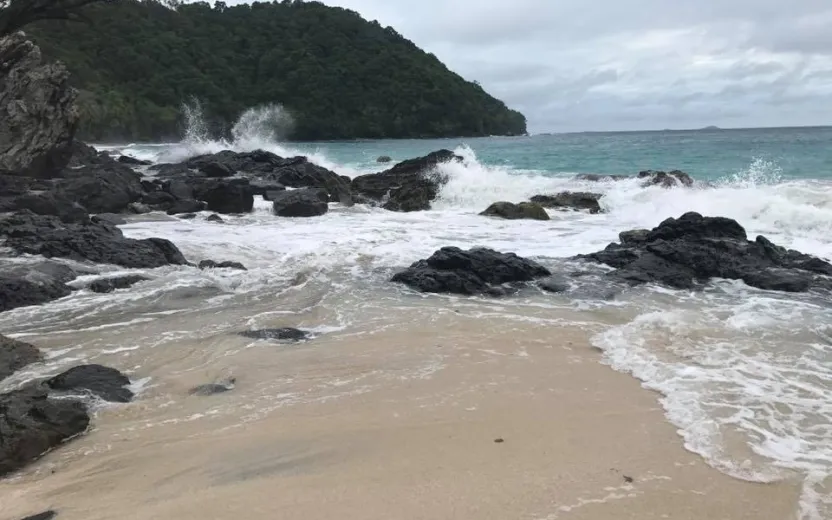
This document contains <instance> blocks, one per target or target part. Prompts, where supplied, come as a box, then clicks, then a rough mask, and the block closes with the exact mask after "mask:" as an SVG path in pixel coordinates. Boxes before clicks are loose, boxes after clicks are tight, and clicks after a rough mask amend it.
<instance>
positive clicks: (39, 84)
mask: <svg viewBox="0 0 832 520" xmlns="http://www.w3.org/2000/svg"><path fill="white" fill-rule="evenodd" d="M76 98H77V92H76V91H75V89H74V88H72V87H70V85H69V73H68V72H67V70H66V68H65V67H64V66H63V65H62V64H61V63H44V61H43V60H42V57H41V52H40V49H39V48H38V47H37V46H36V45H35V44H33V43H32V42H31V41H29V40H27V39H26V35H25V34H23V33H22V32H18V33H15V34H12V35H10V36H7V37H6V38H3V39H0V169H3V170H8V172H9V173H12V174H15V175H25V176H29V177H36V178H49V177H52V176H54V175H56V174H57V173H58V172H59V171H60V170H61V169H62V168H63V167H64V166H66V164H67V162H68V161H69V159H70V157H71V155H72V151H71V145H72V141H73V137H74V135H75V129H76V128H77V126H78V108H77V106H76V102H75V101H76Z"/></svg>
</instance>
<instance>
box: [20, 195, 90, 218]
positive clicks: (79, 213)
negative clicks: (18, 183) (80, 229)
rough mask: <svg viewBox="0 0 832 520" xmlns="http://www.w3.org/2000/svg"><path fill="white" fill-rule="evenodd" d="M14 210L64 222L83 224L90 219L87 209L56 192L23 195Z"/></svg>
mask: <svg viewBox="0 0 832 520" xmlns="http://www.w3.org/2000/svg"><path fill="white" fill-rule="evenodd" d="M13 209H14V210H15V211H16V210H29V211H31V212H32V213H35V214H38V215H54V216H56V217H58V218H60V219H61V220H62V221H64V222H83V221H85V220H87V219H88V218H89V214H88V213H87V210H86V208H84V207H82V206H80V205H79V204H77V203H75V202H73V201H72V200H70V199H68V198H66V197H65V196H63V195H62V194H58V193H54V192H43V193H28V194H26V195H21V196H19V197H17V198H15V199H14V205H13Z"/></svg>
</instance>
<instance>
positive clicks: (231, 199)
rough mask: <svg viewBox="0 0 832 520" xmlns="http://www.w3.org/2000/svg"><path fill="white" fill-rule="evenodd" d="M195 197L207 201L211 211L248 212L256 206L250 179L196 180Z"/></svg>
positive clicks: (227, 212)
mask: <svg viewBox="0 0 832 520" xmlns="http://www.w3.org/2000/svg"><path fill="white" fill-rule="evenodd" d="M193 188H194V198H195V199H197V200H201V201H205V203H206V205H207V207H206V209H208V210H209V211H214V212H217V213H225V214H229V213H248V212H250V211H251V210H252V208H254V194H253V192H252V189H251V186H249V182H248V179H223V180H214V179H211V180H208V181H203V182H197V181H195V184H194V185H193Z"/></svg>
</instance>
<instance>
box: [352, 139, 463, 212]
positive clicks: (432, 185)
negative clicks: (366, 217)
mask: <svg viewBox="0 0 832 520" xmlns="http://www.w3.org/2000/svg"><path fill="white" fill-rule="evenodd" d="M450 161H462V157H459V156H458V155H455V154H454V153H453V152H451V151H450V150H439V151H436V152H432V153H430V154H428V155H426V156H424V157H419V158H416V159H408V160H407V161H403V162H400V163H398V164H396V165H395V166H393V167H392V168H390V169H389V170H385V171H383V172H381V173H372V174H368V175H361V176H359V177H356V178H355V179H353V180H352V191H353V193H354V194H358V195H361V196H362V197H364V198H366V199H369V200H371V201H374V202H376V203H377V204H380V205H381V206H382V207H383V208H384V209H388V210H390V211H423V210H427V209H430V206H431V202H433V201H434V200H435V199H436V197H437V196H438V195H439V190H440V188H441V186H442V185H443V184H444V183H445V182H447V178H446V177H445V176H443V175H441V174H440V173H439V172H437V169H436V167H437V165H438V164H441V163H445V162H450Z"/></svg>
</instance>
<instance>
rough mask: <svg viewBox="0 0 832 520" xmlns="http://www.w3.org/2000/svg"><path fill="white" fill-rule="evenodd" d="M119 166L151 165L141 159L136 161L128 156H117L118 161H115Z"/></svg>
mask: <svg viewBox="0 0 832 520" xmlns="http://www.w3.org/2000/svg"><path fill="white" fill-rule="evenodd" d="M116 160H117V161H118V162H120V163H121V164H126V165H128V166H149V165H151V164H153V163H151V162H150V161H143V160H141V159H136V158H135V157H131V156H129V155H119V157H118V159H116Z"/></svg>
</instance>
